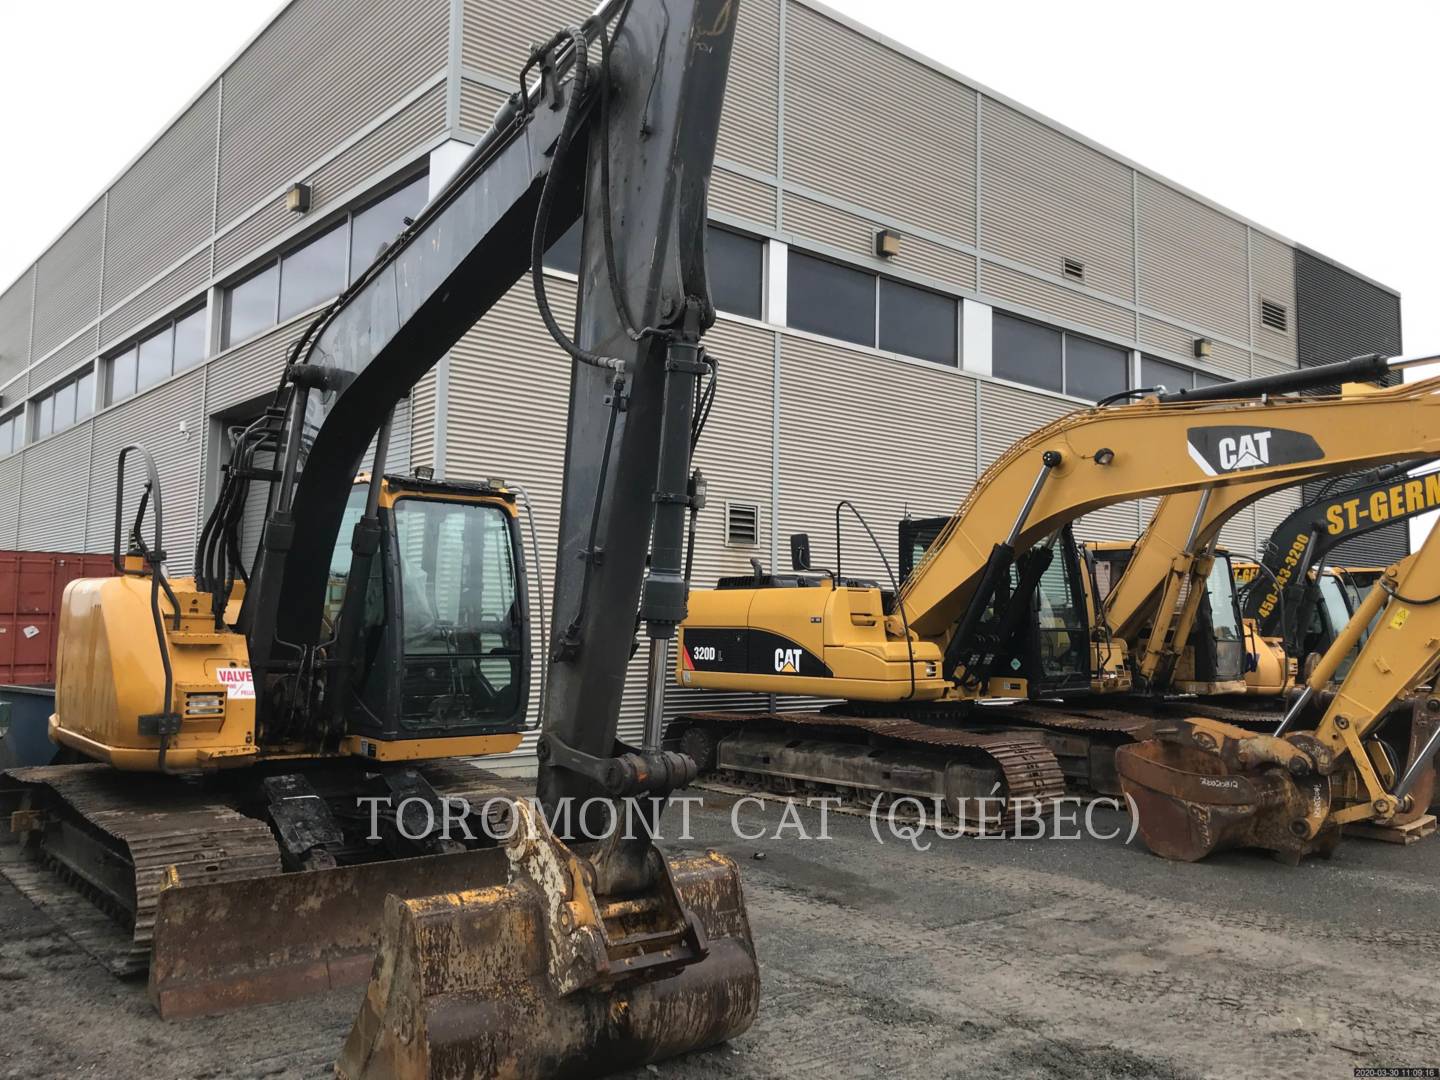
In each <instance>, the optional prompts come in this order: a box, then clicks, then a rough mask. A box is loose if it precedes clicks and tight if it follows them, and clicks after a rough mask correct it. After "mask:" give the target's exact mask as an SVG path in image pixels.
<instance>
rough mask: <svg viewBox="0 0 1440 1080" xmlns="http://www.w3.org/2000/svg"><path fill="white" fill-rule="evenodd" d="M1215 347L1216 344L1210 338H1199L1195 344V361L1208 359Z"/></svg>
mask: <svg viewBox="0 0 1440 1080" xmlns="http://www.w3.org/2000/svg"><path fill="white" fill-rule="evenodd" d="M1214 347H1215V343H1214V342H1213V341H1211V340H1210V339H1209V338H1203V337H1197V338H1196V339H1195V344H1194V352H1195V359H1196V360H1205V359H1208V358H1209V356H1210V352H1211V350H1213V349H1214Z"/></svg>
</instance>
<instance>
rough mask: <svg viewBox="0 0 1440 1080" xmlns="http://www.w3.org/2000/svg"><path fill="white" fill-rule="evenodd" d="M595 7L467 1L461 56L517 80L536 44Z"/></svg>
mask: <svg viewBox="0 0 1440 1080" xmlns="http://www.w3.org/2000/svg"><path fill="white" fill-rule="evenodd" d="M594 10H595V5H594V4H592V3H589V2H588V0H527V2H526V3H524V4H509V3H503V2H497V0H465V12H464V20H463V24H462V36H461V40H460V59H461V61H462V62H463V63H464V64H465V65H466V66H467V67H473V68H476V69H477V70H479V71H483V72H485V74H487V75H497V76H499V77H500V78H502V79H506V80H513V79H518V77H519V75H520V68H521V67H522V66H523V65H524V63H525V60H526V58H527V57H528V56H529V55H530V49H531V48H532V47H533V46H534V45H536V44H537V43H539V42H542V41H545V40H546V39H547V38H549V37H550V36H551V35H552V34H554V33H555V32H556V31H557V30H559V29H560V28H561V27H564V26H575V25H578V24H579V22H580V21H581V20H582V19H584V18H586V17H587V16H588V15H589V14H590V13H591V12H592V11H594ZM516 85H517V86H518V85H519V83H518V82H517V83H516ZM486 126H488V125H486ZM479 130H482V131H483V130H484V128H480V129H479Z"/></svg>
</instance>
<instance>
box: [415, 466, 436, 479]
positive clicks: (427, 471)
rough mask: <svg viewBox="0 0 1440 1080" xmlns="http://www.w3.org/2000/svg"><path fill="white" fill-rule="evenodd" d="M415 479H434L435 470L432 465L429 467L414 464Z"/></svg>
mask: <svg viewBox="0 0 1440 1080" xmlns="http://www.w3.org/2000/svg"><path fill="white" fill-rule="evenodd" d="M415 479H416V480H434V479H435V470H434V469H433V468H432V467H430V466H429V465H416V466H415Z"/></svg>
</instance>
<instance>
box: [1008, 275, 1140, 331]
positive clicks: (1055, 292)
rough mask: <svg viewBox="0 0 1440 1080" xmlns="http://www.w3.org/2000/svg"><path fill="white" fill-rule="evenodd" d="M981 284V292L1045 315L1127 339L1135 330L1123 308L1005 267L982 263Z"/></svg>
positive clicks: (1132, 318) (1132, 317)
mask: <svg viewBox="0 0 1440 1080" xmlns="http://www.w3.org/2000/svg"><path fill="white" fill-rule="evenodd" d="M980 283H981V286H982V288H983V291H984V292H985V293H988V294H989V295H990V296H992V297H994V298H995V299H997V300H1001V301H1005V300H1008V301H1010V302H1011V303H1014V304H1020V305H1023V306H1024V307H1028V308H1033V309H1035V311H1036V312H1038V313H1040V314H1041V315H1042V317H1043V315H1045V314H1050V315H1056V316H1059V317H1060V318H1062V319H1068V320H1069V321H1071V322H1075V323H1080V324H1081V325H1083V326H1088V327H1094V328H1095V329H1097V330H1106V331H1108V332H1110V333H1111V334H1114V335H1116V336H1117V337H1121V338H1126V339H1128V338H1130V337H1131V336H1132V335H1133V334H1134V333H1135V316H1134V315H1133V314H1131V313H1130V312H1129V311H1127V310H1125V309H1124V308H1120V307H1116V306H1115V305H1114V304H1107V303H1105V302H1104V301H1103V300H1096V299H1095V298H1094V297H1091V296H1086V295H1085V294H1084V293H1078V292H1075V291H1074V290H1072V289H1067V288H1065V287H1064V286H1062V285H1056V284H1053V283H1051V282H1049V281H1041V280H1040V279H1039V278H1034V277H1031V276H1030V275H1029V274H1022V273H1020V272H1018V271H1016V270H1011V269H1010V268H1009V267H1008V266H1000V265H998V264H996V263H992V262H987V263H985V265H984V268H983V269H982V271H981V282H980ZM1002 306H1003V305H1002Z"/></svg>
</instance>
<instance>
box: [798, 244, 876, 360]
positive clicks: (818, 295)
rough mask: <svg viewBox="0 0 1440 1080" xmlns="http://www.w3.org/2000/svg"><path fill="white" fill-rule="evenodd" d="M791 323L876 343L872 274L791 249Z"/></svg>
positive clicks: (800, 328) (855, 341)
mask: <svg viewBox="0 0 1440 1080" xmlns="http://www.w3.org/2000/svg"><path fill="white" fill-rule="evenodd" d="M789 279H790V280H789V297H788V298H787V300H786V305H787V307H788V309H789V313H790V325H791V326H793V327H795V329H797V330H809V331H810V332H811V333H814V334H824V335H825V336H826V337H833V338H839V339H840V340H841V341H853V342H854V343H855V344H857V345H870V346H873V345H874V344H875V275H874V274H869V273H866V272H865V271H863V270H855V269H852V268H851V267H848V266H841V265H840V264H839V263H833V262H826V261H825V260H824V259H816V258H814V257H812V256H810V255H802V254H801V253H800V252H798V251H796V250H795V249H793V248H792V249H791V250H790V264H789Z"/></svg>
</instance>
